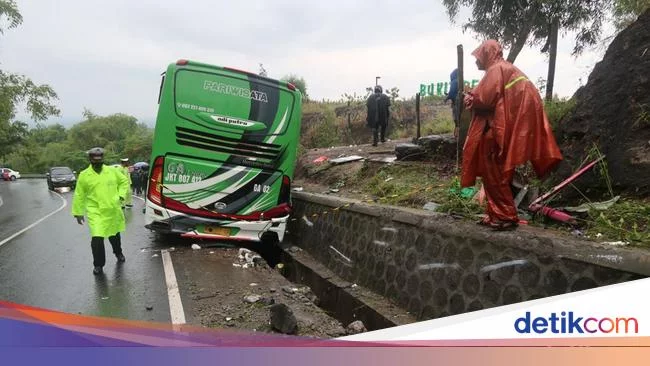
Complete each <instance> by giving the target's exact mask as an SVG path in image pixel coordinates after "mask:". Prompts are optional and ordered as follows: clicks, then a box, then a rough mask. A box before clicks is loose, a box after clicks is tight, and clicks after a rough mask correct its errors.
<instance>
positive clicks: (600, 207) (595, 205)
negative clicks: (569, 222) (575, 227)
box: [564, 196, 621, 212]
mask: <svg viewBox="0 0 650 366" xmlns="http://www.w3.org/2000/svg"><path fill="white" fill-rule="evenodd" d="M619 198H621V196H616V197H614V198H612V199H611V200H609V201H604V202H587V203H584V204H582V205H580V206H577V207H565V208H564V210H565V211H569V212H588V211H589V210H591V209H594V210H596V211H605V210H607V209H608V208H610V207H612V205H614V204H615V203H616V202H617V201H618V200H619Z"/></svg>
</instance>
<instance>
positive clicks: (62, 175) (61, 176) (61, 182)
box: [46, 166, 77, 191]
mask: <svg viewBox="0 0 650 366" xmlns="http://www.w3.org/2000/svg"><path fill="white" fill-rule="evenodd" d="M75 173H76V172H74V171H72V169H70V168H68V167H67V166H56V167H52V168H50V169H49V170H48V171H47V174H46V175H47V188H49V189H50V191H53V190H54V188H61V187H69V188H70V189H75V187H76V186H77V177H76V176H75Z"/></svg>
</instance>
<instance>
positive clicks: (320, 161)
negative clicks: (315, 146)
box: [312, 155, 327, 164]
mask: <svg viewBox="0 0 650 366" xmlns="http://www.w3.org/2000/svg"><path fill="white" fill-rule="evenodd" d="M325 161H327V156H325V155H323V156H319V157H317V158H316V159H314V160H313V161H312V162H313V163H316V164H320V163H322V162H325Z"/></svg>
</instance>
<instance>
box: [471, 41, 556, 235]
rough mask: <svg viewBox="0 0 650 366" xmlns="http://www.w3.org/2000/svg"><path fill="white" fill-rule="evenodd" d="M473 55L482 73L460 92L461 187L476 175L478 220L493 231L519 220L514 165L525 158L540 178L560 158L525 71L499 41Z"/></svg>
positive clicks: (472, 180) (514, 223)
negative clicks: (467, 119) (463, 113)
mask: <svg viewBox="0 0 650 366" xmlns="http://www.w3.org/2000/svg"><path fill="white" fill-rule="evenodd" d="M472 55H473V56H474V57H476V65H477V66H478V69H479V70H485V76H484V77H483V79H482V80H481V82H480V83H479V84H478V85H477V86H476V88H474V89H472V90H470V91H469V92H467V93H465V97H464V103H465V106H466V107H467V108H468V109H471V111H472V112H473V113H472V114H473V115H472V123H471V125H470V128H469V131H468V133H467V139H466V140H465V145H464V147H463V163H462V173H461V187H471V186H473V185H474V184H475V183H476V178H477V177H481V178H482V181H483V187H484V189H485V195H486V198H487V211H486V214H487V216H486V217H485V218H484V219H483V220H481V221H480V222H479V223H480V224H483V225H487V226H490V227H493V228H494V229H496V230H507V229H514V228H516V227H517V225H518V223H519V218H518V217H517V208H516V207H515V203H514V198H513V195H512V189H511V187H510V185H511V183H512V178H513V175H514V170H515V168H516V167H517V166H519V165H522V164H525V163H526V162H527V161H530V162H531V163H532V165H533V168H534V170H535V173H536V174H537V176H538V177H540V178H541V177H544V176H545V175H546V174H547V173H549V172H550V170H552V169H553V168H555V167H556V166H557V164H558V163H559V162H560V161H561V160H562V153H561V152H560V149H559V147H558V146H557V143H556V141H555V137H554V136H553V131H552V130H551V127H550V124H549V122H548V118H547V117H546V113H545V112H544V103H543V102H542V98H541V97H540V95H539V91H538V90H537V88H536V87H535V85H533V83H532V82H531V81H530V80H528V78H527V77H526V75H525V74H524V73H523V72H521V70H519V69H518V68H517V67H515V66H514V65H513V64H511V63H510V62H508V61H506V60H504V59H503V51H502V47H501V45H500V44H499V43H498V42H497V41H495V40H487V41H485V42H483V44H481V46H479V47H478V48H477V49H476V50H474V52H472Z"/></svg>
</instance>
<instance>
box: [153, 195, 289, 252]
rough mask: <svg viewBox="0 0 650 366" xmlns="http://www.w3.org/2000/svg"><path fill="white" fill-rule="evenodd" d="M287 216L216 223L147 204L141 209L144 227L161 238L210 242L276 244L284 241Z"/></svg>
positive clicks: (217, 220)
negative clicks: (228, 241)
mask: <svg viewBox="0 0 650 366" xmlns="http://www.w3.org/2000/svg"><path fill="white" fill-rule="evenodd" d="M288 221H289V215H287V216H283V217H278V218H273V219H268V220H259V221H243V220H219V219H210V218H204V217H198V216H189V215H186V214H184V213H182V212H177V211H172V210H168V209H165V208H163V207H161V206H158V205H156V204H154V203H152V202H150V201H147V202H146V207H145V227H146V228H147V229H149V230H153V231H156V232H160V233H165V234H177V235H180V236H181V237H187V238H196V239H212V240H235V241H255V242H259V241H262V240H263V238H265V237H269V239H270V240H274V237H275V236H276V235H277V240H278V242H282V240H283V239H284V233H285V230H286V226H287V222H288Z"/></svg>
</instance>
